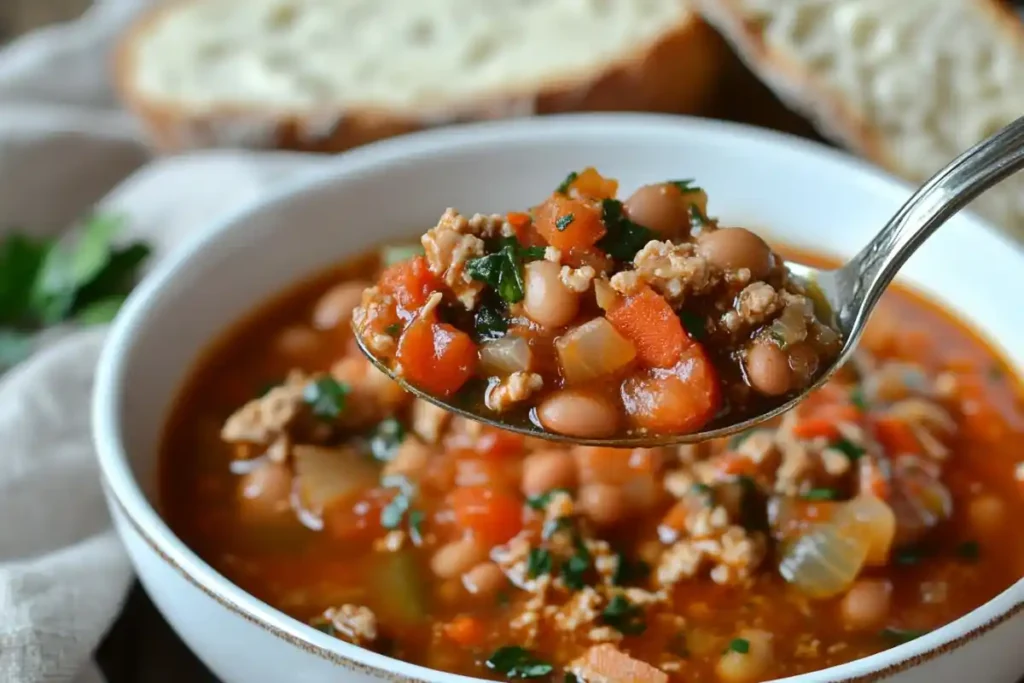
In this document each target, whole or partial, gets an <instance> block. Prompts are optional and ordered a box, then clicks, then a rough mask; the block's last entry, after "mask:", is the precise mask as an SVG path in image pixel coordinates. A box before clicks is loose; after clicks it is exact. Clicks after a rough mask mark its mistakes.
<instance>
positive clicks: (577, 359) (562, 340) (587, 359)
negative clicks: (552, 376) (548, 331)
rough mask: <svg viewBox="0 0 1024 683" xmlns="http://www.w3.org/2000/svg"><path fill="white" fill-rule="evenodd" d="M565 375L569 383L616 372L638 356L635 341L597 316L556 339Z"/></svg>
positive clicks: (556, 346) (556, 347)
mask: <svg viewBox="0 0 1024 683" xmlns="http://www.w3.org/2000/svg"><path fill="white" fill-rule="evenodd" d="M555 349H556V350H557V351H558V360H559V362H560V363H561V365H562V375H563V376H564V377H565V379H566V381H567V382H568V383H569V384H576V383H579V382H585V381H587V380H591V379H595V378H597V377H604V376H606V375H611V374H614V373H615V372H617V371H619V370H621V369H622V368H623V367H625V366H626V365H629V363H631V362H632V361H633V359H634V358H635V357H636V348H635V347H634V346H633V342H631V341H629V340H628V339H626V338H625V337H623V336H622V335H621V334H619V332H618V331H617V330H616V329H615V328H614V327H612V324H611V323H610V322H608V321H607V320H606V319H605V318H594V319H593V320H591V321H589V322H585V323H583V324H582V325H580V326H579V327H576V328H573V329H571V330H569V331H568V332H566V333H565V334H564V335H562V336H561V337H559V338H558V339H556V340H555Z"/></svg>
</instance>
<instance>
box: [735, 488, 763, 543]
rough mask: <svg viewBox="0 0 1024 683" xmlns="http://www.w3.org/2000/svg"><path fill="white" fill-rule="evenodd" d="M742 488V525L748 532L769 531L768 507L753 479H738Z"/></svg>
mask: <svg viewBox="0 0 1024 683" xmlns="http://www.w3.org/2000/svg"><path fill="white" fill-rule="evenodd" d="M736 483H737V484H739V487H740V524H741V525H742V526H743V528H744V529H746V530H748V531H767V530H768V527H769V524H768V506H767V504H766V501H765V499H764V495H763V494H762V492H761V489H760V488H758V486H757V482H756V481H755V480H754V478H753V477H749V476H747V475H745V474H741V475H740V476H738V477H736Z"/></svg>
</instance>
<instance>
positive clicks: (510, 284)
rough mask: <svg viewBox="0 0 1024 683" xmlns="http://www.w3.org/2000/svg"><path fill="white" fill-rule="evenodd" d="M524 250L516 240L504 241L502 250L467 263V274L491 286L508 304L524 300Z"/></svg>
mask: <svg viewBox="0 0 1024 683" xmlns="http://www.w3.org/2000/svg"><path fill="white" fill-rule="evenodd" d="M526 251H527V250H524V249H523V248H522V247H521V246H520V245H519V243H518V242H517V241H516V240H515V238H508V239H505V240H502V246H501V248H500V249H499V250H498V251H496V252H494V253H492V254H487V255H486V256H481V257H479V258H475V259H470V260H469V261H468V262H466V272H467V273H469V276H470V277H471V278H473V279H474V280H476V281H478V282H483V283H484V284H487V285H490V286H491V287H493V288H494V290H495V291H496V292H498V294H499V296H501V298H502V299H504V300H505V301H506V302H508V303H511V304H514V303H516V302H518V301H522V300H523V256H524V252H526Z"/></svg>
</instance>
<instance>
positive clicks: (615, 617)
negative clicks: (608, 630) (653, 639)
mask: <svg viewBox="0 0 1024 683" xmlns="http://www.w3.org/2000/svg"><path fill="white" fill-rule="evenodd" d="M601 621H602V622H604V623H605V624H606V625H608V626H611V627H612V628H614V629H615V630H616V631H619V632H620V633H622V634H624V635H627V636H635V635H639V634H641V633H643V632H644V631H645V630H647V621H646V619H644V611H643V609H642V608H641V607H639V606H637V605H634V604H633V603H631V602H630V601H629V600H628V599H627V598H626V596H624V595H616V596H614V597H613V598H612V599H611V600H609V601H608V604H607V605H605V608H604V610H602V611H601Z"/></svg>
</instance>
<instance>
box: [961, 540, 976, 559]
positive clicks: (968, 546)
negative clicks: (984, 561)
mask: <svg viewBox="0 0 1024 683" xmlns="http://www.w3.org/2000/svg"><path fill="white" fill-rule="evenodd" d="M956 555H957V557H959V558H961V559H964V560H967V561H969V562H977V561H978V558H980V557H981V546H980V545H978V542H977V541H964V542H963V543H961V544H960V545H958V546H957V547H956Z"/></svg>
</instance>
